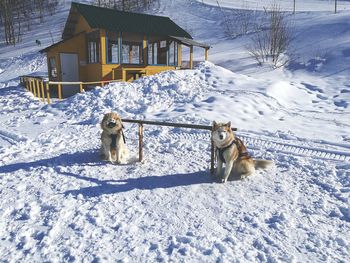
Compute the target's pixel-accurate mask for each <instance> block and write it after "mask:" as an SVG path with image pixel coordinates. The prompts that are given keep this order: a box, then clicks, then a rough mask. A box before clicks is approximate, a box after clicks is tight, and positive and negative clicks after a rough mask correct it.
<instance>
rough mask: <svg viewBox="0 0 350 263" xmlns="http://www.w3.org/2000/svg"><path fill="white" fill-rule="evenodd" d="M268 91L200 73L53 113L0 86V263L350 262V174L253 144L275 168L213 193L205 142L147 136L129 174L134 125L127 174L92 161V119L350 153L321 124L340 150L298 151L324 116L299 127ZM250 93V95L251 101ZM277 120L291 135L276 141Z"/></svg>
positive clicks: (163, 133)
mask: <svg viewBox="0 0 350 263" xmlns="http://www.w3.org/2000/svg"><path fill="white" fill-rule="evenodd" d="M275 85H277V83H270V84H269V83H267V84H266V83H265V84H264V83H262V82H260V81H259V80H257V79H254V78H251V77H245V76H242V75H239V74H235V73H232V72H230V71H227V70H225V69H223V68H220V67H217V66H214V65H213V64H211V63H206V64H202V65H201V66H200V67H199V68H198V69H196V70H192V71H191V70H188V71H169V72H164V73H162V74H159V75H157V76H149V77H145V78H142V79H140V80H139V81H136V82H134V83H118V84H111V85H109V86H108V87H104V88H97V89H96V90H94V91H92V92H86V93H84V94H78V95H76V96H74V97H72V98H70V99H67V100H66V101H64V102H61V103H54V104H52V105H51V106H43V105H42V104H41V103H40V102H39V101H38V100H37V99H34V98H33V97H32V96H31V95H28V94H27V93H26V92H24V90H19V88H16V87H12V88H11V87H8V88H5V89H2V90H1V92H2V96H1V99H0V103H1V107H2V109H6V117H4V116H3V117H2V119H3V120H4V121H3V124H4V126H5V127H6V132H3V133H1V134H2V135H3V136H5V137H6V136H7V135H9V134H11V136H7V137H12V139H13V141H12V142H11V141H10V142H9V144H10V146H6V147H4V148H3V149H2V150H1V153H0V157H1V158H0V159H1V167H0V174H1V178H2V180H1V192H0V196H1V199H2V200H3V201H2V204H1V208H0V209H1V210H0V212H1V218H2V219H1V228H0V229H1V236H2V237H3V238H2V240H1V241H0V249H1V250H0V254H1V255H2V258H7V259H9V260H12V261H45V260H52V261H54V262H55V261H71V260H74V259H75V260H78V261H80V260H87V261H94V260H97V261H103V262H104V261H106V262H111V261H117V260H123V261H132V262H138V261H143V262H149V261H165V262H167V261H170V260H174V261H197V262H199V261H200V262H203V261H216V260H220V261H223V262H226V261H227V262H231V261H234V260H237V261H247V262H248V261H249V262H251V261H313V262H314V261H324V260H329V261H332V260H338V261H341V260H345V259H346V258H348V257H349V255H350V253H349V249H348V247H349V245H350V244H349V232H350V223H349V222H350V214H349V212H350V210H349V207H348V204H349V201H350V200H349V186H350V181H349V163H347V164H346V163H344V162H341V161H331V160H327V158H326V159H324V158H308V157H306V156H304V155H303V154H293V153H281V152H279V151H276V150H275V149H274V148H273V147H268V145H265V146H261V147H259V145H255V146H254V144H253V145H252V147H251V149H250V152H251V153H252V154H253V155H254V156H256V157H259V158H269V159H273V160H274V161H275V163H276V167H275V168H274V169H273V170H271V171H269V172H259V173H258V174H256V175H255V176H253V177H251V178H249V179H247V180H244V181H231V182H229V183H227V184H225V185H223V184H218V183H215V182H214V181H213V180H212V179H211V178H210V176H209V171H208V166H209V135H208V134H207V132H204V131H203V132H202V131H195V130H182V129H179V128H175V129H171V128H160V127H153V126H146V130H145V161H144V162H143V163H137V162H136V158H137V155H136V154H137V134H136V127H135V126H134V125H130V124H126V125H125V126H126V136H127V144H128V147H129V148H130V149H131V152H132V156H131V159H130V162H129V164H128V165H120V166H117V165H112V164H109V163H106V162H102V161H100V160H99V157H98V147H99V134H100V128H99V122H100V120H101V118H102V115H103V113H105V112H107V111H109V110H115V111H118V112H119V113H120V114H121V115H122V116H123V117H128V118H147V119H157V120H171V121H176V122H186V123H201V124H210V122H211V120H213V119H218V120H220V119H221V120H232V121H233V123H234V125H235V126H237V127H238V128H239V129H240V131H239V132H238V134H240V133H242V134H245V135H248V136H250V137H252V136H253V137H254V136H255V137H257V138H269V140H272V141H273V140H279V141H281V140H282V141H284V142H285V143H286V142H293V143H294V144H297V145H301V146H302V145H306V144H317V145H318V147H319V148H328V147H333V148H334V147H335V148H337V147H338V148H337V149H338V150H339V148H341V149H342V150H344V149H345V150H347V149H349V145H348V144H347V143H346V142H344V141H342V139H341V138H342V136H343V134H342V129H341V128H338V130H337V129H336V125H334V127H333V128H332V126H330V128H331V129H332V131H333V133H332V136H334V137H333V138H334V139H337V142H338V144H332V145H331V144H329V145H327V144H326V142H324V141H322V142H321V141H320V139H322V140H323V138H322V137H323V136H321V138H316V137H315V138H314V140H306V139H301V140H298V139H297V137H296V136H297V135H296V134H292V132H290V131H289V132H288V130H293V129H292V128H295V130H297V129H299V128H298V125H300V124H301V123H304V125H305V127H307V126H308V125H313V126H317V125H319V127H321V126H322V125H323V123H324V122H327V114H325V116H323V117H322V118H319V119H314V120H313V121H312V122H310V121H307V120H310V119H311V118H310V116H309V117H308V114H313V110H312V109H311V108H310V109H308V108H307V109H308V110H305V111H303V113H302V114H301V113H300V111H299V110H298V109H297V106H296V105H295V103H297V102H298V99H297V96H290V100H292V101H288V103H286V101H285V98H284V97H282V98H281V96H280V95H279V94H278V93H276V91H275V92H272V91H273V90H274V86H275ZM255 86H259V87H260V90H256V91H254V90H252V89H253V87H255ZM287 88H288V89H290V95H293V94H294V95H295V94H299V93H298V92H305V94H308V93H306V90H307V89H306V88H305V87H304V88H303V87H300V86H298V87H295V86H293V85H290V86H288V87H287ZM293 88H294V89H295V90H294V91H293V90H292V89H293ZM271 90H272V91H271ZM310 92H311V91H310ZM311 93H317V91H313V92H311ZM269 94H270V95H269ZM305 94H303V95H304V96H305ZM14 95H15V96H14ZM308 95H309V96H311V97H312V98H314V97H315V96H314V95H315V94H308ZM273 96H274V97H273ZM294 97H295V98H296V99H295V101H294V100H293V98H294ZM304 100H305V101H308V100H307V98H304ZM305 101H304V102H305ZM15 105H18V107H19V108H16V107H15ZM312 105H314V104H312V102H311V101H310V104H309V105H308V107H312ZM5 106H6V107H5ZM265 118H266V119H265ZM281 118H283V120H281ZM304 118H305V119H304ZM257 119H259V121H257ZM264 119H265V120H264ZM341 121H342V120H341V119H339V120H338V121H337V123H339V122H341ZM343 121H344V125H346V124H345V120H343ZM280 122H282V123H288V127H289V128H287V127H286V128H285V130H284V131H283V129H282V128H283V127H285V126H284V125H281V126H279V123H280ZM30 123H31V125H30ZM264 123H268V127H267V125H265V124H264ZM28 128H29V130H28ZM279 128H281V129H282V130H281V131H279V132H277V133H276V132H268V131H266V130H269V129H271V130H278V129H279ZM242 129H243V130H242ZM310 129H311V128H310ZM306 130H309V129H306ZM248 131H249V132H248ZM16 134H21V137H16ZM302 135H303V136H305V137H304V138H307V137H308V136H309V137H310V138H311V137H313V136H314V135H313V133H312V132H307V131H305V132H303V133H302ZM18 138H20V139H18Z"/></svg>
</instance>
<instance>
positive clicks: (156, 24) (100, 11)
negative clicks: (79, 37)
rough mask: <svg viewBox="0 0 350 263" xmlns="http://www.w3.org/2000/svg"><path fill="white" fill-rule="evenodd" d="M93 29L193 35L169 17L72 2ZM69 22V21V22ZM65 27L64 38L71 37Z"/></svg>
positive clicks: (69, 30)
mask: <svg viewBox="0 0 350 263" xmlns="http://www.w3.org/2000/svg"><path fill="white" fill-rule="evenodd" d="M73 8H76V10H77V11H78V13H79V14H81V15H82V16H83V17H84V18H85V20H86V21H87V23H88V24H89V26H90V27H91V28H101V29H106V30H109V31H115V32H133V33H142V34H150V35H159V36H177V37H186V38H190V39H192V37H191V35H190V34H189V33H187V32H186V31H185V30H183V29H182V28H181V27H179V26H178V25H177V24H175V23H174V22H173V21H172V20H171V19H170V18H169V17H164V16H154V15H146V14H139V13H132V12H124V11H119V10H115V9H109V8H103V7H97V6H92V5H85V4H80V3H75V2H72V8H71V13H72V9H73ZM67 22H68V21H67ZM67 25H68V23H67V24H66V26H65V29H64V31H63V38H67V37H69V36H71V33H72V31H71V28H70V27H69V26H67Z"/></svg>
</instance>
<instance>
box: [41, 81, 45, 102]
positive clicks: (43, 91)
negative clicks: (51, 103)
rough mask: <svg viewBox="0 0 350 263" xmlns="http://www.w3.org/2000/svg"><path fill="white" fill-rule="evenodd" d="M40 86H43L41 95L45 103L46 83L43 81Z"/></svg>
mask: <svg viewBox="0 0 350 263" xmlns="http://www.w3.org/2000/svg"><path fill="white" fill-rule="evenodd" d="M40 86H41V94H42V98H43V102H45V90H44V81H43V80H41V81H40Z"/></svg>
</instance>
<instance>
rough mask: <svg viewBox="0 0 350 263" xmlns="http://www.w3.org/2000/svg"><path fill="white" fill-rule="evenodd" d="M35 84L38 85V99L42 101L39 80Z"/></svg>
mask: <svg viewBox="0 0 350 263" xmlns="http://www.w3.org/2000/svg"><path fill="white" fill-rule="evenodd" d="M35 84H36V85H35V86H36V88H37V90H36V94H37V95H38V98H39V99H40V98H41V93H40V85H39V80H38V79H36V80H35Z"/></svg>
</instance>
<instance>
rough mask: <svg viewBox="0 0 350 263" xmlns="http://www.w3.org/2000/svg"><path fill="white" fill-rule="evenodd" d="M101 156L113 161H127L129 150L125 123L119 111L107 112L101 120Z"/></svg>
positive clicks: (118, 162)
mask: <svg viewBox="0 0 350 263" xmlns="http://www.w3.org/2000/svg"><path fill="white" fill-rule="evenodd" d="M101 128H102V130H103V131H102V134H101V143H102V145H101V149H100V154H101V157H102V158H103V159H105V160H107V161H110V162H112V163H114V162H116V163H117V164H120V163H125V162H126V159H127V158H128V157H129V151H128V149H127V148H126V145H125V139H124V133H123V124H122V121H121V119H120V117H119V115H118V114H117V113H114V112H111V113H106V114H105V115H104V117H103V120H102V122H101Z"/></svg>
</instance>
